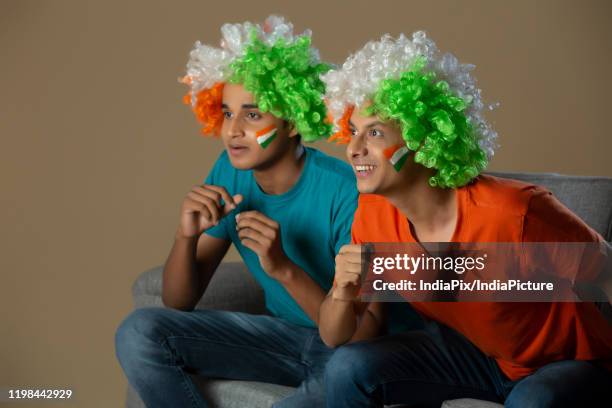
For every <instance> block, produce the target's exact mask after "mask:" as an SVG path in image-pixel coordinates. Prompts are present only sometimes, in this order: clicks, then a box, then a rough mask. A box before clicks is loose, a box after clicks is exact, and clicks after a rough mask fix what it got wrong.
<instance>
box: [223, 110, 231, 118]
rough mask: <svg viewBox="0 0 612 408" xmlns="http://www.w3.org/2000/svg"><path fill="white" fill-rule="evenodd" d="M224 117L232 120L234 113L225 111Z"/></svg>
mask: <svg viewBox="0 0 612 408" xmlns="http://www.w3.org/2000/svg"><path fill="white" fill-rule="evenodd" d="M223 117H224V118H225V119H231V117H232V112H229V111H223Z"/></svg>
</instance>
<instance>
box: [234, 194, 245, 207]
mask: <svg viewBox="0 0 612 408" xmlns="http://www.w3.org/2000/svg"><path fill="white" fill-rule="evenodd" d="M232 198H233V199H234V204H236V205H238V204H240V203H241V202H242V200H243V199H244V197H242V194H236V195H235V196H233V197H232Z"/></svg>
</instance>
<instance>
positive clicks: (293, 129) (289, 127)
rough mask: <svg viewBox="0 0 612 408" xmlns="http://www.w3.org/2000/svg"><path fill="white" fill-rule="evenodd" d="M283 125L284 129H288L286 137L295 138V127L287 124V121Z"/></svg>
mask: <svg viewBox="0 0 612 408" xmlns="http://www.w3.org/2000/svg"><path fill="white" fill-rule="evenodd" d="M283 122H284V124H285V128H288V129H289V133H288V136H289V137H295V136H297V134H298V131H297V129H296V128H295V125H294V124H293V123H291V122H289V121H288V120H285V121H283Z"/></svg>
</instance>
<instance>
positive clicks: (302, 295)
mask: <svg viewBox="0 0 612 408" xmlns="http://www.w3.org/2000/svg"><path fill="white" fill-rule="evenodd" d="M282 276H283V278H282V279H279V281H280V282H281V284H282V285H283V286H284V287H285V289H286V290H287V292H289V294H290V295H291V297H292V298H293V299H295V301H296V302H297V304H298V305H300V307H301V308H302V310H304V312H305V313H306V315H308V317H309V318H310V319H311V320H312V321H313V322H314V323H315V324H316V325H318V324H319V308H320V307H321V303H322V302H323V299H325V292H324V291H323V289H321V287H320V286H319V284H318V283H316V282H315V281H314V280H313V279H312V278H311V277H310V276H309V275H308V274H307V273H306V272H304V270H302V269H301V268H300V267H299V266H297V265H295V264H294V263H293V262H290V263H289V265H288V266H287V267H286V270H285V272H284V273H283V274H282Z"/></svg>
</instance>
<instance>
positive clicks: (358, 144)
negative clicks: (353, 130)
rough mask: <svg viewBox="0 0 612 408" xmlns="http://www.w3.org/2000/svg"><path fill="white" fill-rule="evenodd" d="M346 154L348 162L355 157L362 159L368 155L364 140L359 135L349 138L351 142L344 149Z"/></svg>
mask: <svg viewBox="0 0 612 408" xmlns="http://www.w3.org/2000/svg"><path fill="white" fill-rule="evenodd" d="M346 154H347V156H348V158H349V160H350V159H354V158H357V157H363V156H366V155H367V154H368V149H367V145H366V143H365V138H364V137H363V136H361V134H360V133H358V134H357V135H355V136H353V137H351V141H350V142H349V144H348V146H347V148H346Z"/></svg>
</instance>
